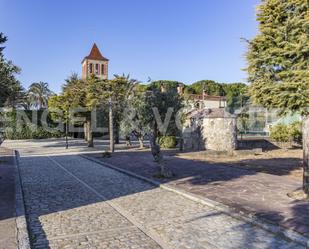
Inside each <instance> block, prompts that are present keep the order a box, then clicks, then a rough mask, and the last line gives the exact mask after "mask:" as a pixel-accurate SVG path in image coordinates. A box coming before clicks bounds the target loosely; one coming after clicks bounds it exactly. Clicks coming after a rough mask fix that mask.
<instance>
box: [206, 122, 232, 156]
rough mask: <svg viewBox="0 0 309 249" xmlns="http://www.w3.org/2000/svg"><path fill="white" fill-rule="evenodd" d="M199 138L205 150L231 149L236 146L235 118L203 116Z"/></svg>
mask: <svg viewBox="0 0 309 249" xmlns="http://www.w3.org/2000/svg"><path fill="white" fill-rule="evenodd" d="M201 135H202V136H201V139H202V140H203V141H204V144H205V149H206V150H214V151H232V150H235V149H236V147H237V132H236V118H230V117H228V118H207V117H206V118H204V119H203V124H202V131H201Z"/></svg>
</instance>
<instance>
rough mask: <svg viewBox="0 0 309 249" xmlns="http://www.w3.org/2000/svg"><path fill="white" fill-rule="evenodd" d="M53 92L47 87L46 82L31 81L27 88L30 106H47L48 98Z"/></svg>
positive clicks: (38, 107)
mask: <svg viewBox="0 0 309 249" xmlns="http://www.w3.org/2000/svg"><path fill="white" fill-rule="evenodd" d="M53 94H54V93H53V92H52V91H51V90H50V89H49V86H48V83H46V82H42V81H40V82H38V83H32V84H31V85H30V86H29V89H28V99H29V101H30V103H31V106H33V107H34V108H36V109H38V110H40V109H45V108H47V106H48V98H49V97H50V96H52V95H53Z"/></svg>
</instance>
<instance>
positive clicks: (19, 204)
mask: <svg viewBox="0 0 309 249" xmlns="http://www.w3.org/2000/svg"><path fill="white" fill-rule="evenodd" d="M14 163H15V169H16V173H17V176H16V178H15V209H16V227H17V242H18V249H30V240H29V234H28V228H27V221H26V215H25V202H24V196H23V191H22V183H21V176H20V170H19V153H18V151H16V150H14Z"/></svg>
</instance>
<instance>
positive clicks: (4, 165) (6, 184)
mask: <svg viewBox="0 0 309 249" xmlns="http://www.w3.org/2000/svg"><path fill="white" fill-rule="evenodd" d="M15 177H16V171H15V165H14V162H13V151H11V150H9V149H6V148H3V147H0V249H15V248H17V238H16V234H17V228H16V213H15V182H14V181H15Z"/></svg>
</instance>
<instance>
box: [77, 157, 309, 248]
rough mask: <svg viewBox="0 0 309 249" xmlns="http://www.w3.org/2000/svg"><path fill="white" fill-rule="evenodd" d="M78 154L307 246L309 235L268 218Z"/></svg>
mask: <svg viewBox="0 0 309 249" xmlns="http://www.w3.org/2000/svg"><path fill="white" fill-rule="evenodd" d="M79 156H81V157H83V158H85V159H88V160H90V161H93V162H95V163H98V164H101V165H103V166H105V167H108V168H111V169H114V170H116V171H118V172H121V173H124V174H126V175H129V176H133V177H135V178H138V179H140V180H143V181H145V182H147V183H151V184H152V185H155V186H157V187H160V188H162V189H165V190H168V191H171V192H173V193H176V194H178V195H181V196H183V197H185V198H187V199H190V200H192V201H195V202H198V203H200V204H203V205H206V206H209V207H211V208H214V209H216V210H219V211H221V212H223V213H225V214H227V215H229V216H232V217H233V218H236V219H238V220H244V221H247V222H250V223H252V224H253V225H256V226H258V227H260V228H262V229H264V230H266V231H269V232H271V233H274V234H276V235H279V236H283V237H285V238H287V239H289V240H291V241H294V242H296V243H299V244H301V245H303V246H305V247H308V248H309V237H306V236H304V235H302V234H300V233H298V232H295V231H294V230H292V229H287V228H283V227H282V226H280V225H276V224H274V223H272V222H270V221H268V220H265V219H262V218H258V217H256V216H254V214H248V213H245V212H242V211H239V210H237V209H235V208H232V207H229V206H227V205H225V204H222V203H219V202H217V201H213V200H210V199H208V198H206V197H203V198H201V197H200V196H197V195H195V194H192V193H188V192H186V191H183V190H179V189H176V188H174V187H170V186H166V185H164V184H161V183H160V182H158V181H155V180H152V179H150V178H147V177H144V176H141V175H138V174H135V173H133V172H130V171H128V170H125V169H121V168H118V167H116V166H114V165H112V164H110V163H106V162H102V161H101V160H99V159H97V158H93V157H90V156H87V155H79Z"/></svg>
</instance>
